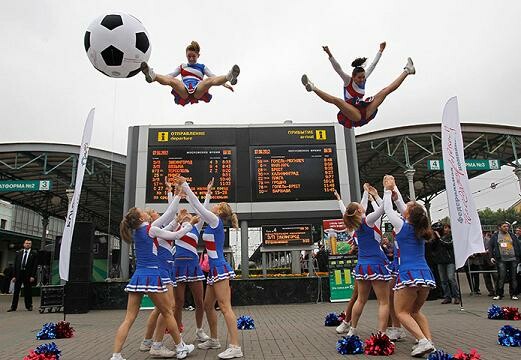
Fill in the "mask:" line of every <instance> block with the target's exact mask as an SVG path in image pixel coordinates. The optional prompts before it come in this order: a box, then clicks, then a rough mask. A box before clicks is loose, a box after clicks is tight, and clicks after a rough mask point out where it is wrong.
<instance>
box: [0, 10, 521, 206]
mask: <svg viewBox="0 0 521 360" xmlns="http://www.w3.org/2000/svg"><path fill="white" fill-rule="evenodd" d="M183 4H185V5H186V6H183ZM319 4H320V5H319ZM324 4H327V5H324ZM111 11H121V12H127V13H130V14H132V15H134V16H136V17H137V18H139V19H140V20H141V21H142V22H143V24H144V25H145V27H146V28H147V30H148V32H149V34H150V38H151V43H152V55H151V58H150V63H151V65H152V66H153V67H154V68H155V69H156V70H157V71H158V72H160V73H162V72H164V73H166V72H170V71H172V70H173V69H174V68H175V67H176V66H177V65H179V64H180V63H181V62H184V61H185V55H184V49H185V47H186V45H187V44H188V43H189V42H190V41H191V40H197V41H199V43H200V45H201V48H202V50H201V57H200V62H202V63H204V64H206V65H207V66H209V68H210V69H211V70H212V71H213V72H215V73H217V74H224V73H225V72H227V71H228V69H229V68H230V66H231V65H233V64H235V63H237V64H239V65H240V66H241V75H240V77H239V82H238V84H237V86H236V87H235V90H236V91H235V93H230V92H229V91H228V90H226V89H224V88H217V89H213V90H212V94H213V95H214V98H213V100H212V102H211V103H209V104H198V105H192V106H186V107H184V108H183V107H181V106H177V105H175V104H174V102H173V97H172V96H171V95H170V92H169V90H168V89H167V88H165V87H162V86H160V85H158V84H152V85H150V84H148V83H146V82H145V80H144V77H143V76H141V74H139V75H137V76H135V77H134V78H131V79H111V78H108V77H106V76H104V75H102V74H101V73H99V72H97V71H96V70H95V69H94V68H93V67H92V65H91V64H90V62H89V60H88V58H87V56H86V54H85V50H84V47H83V36H84V33H85V30H86V28H87V26H88V25H89V23H90V22H91V21H92V20H93V19H94V18H96V17H97V16H99V15H101V14H103V13H109V12H111ZM519 14H521V2H519V1H500V2H491V1H484V0H479V1H469V0H468V1H445V0H443V1H433V2H424V1H421V2H419V1H386V0H385V1H370V2H353V1H345V0H343V1H326V2H318V1H316V0H312V1H305V0H295V1H290V0H285V1H277V2H275V1H258V2H257V1H255V2H254V1H203V0H200V1H197V2H195V3H193V2H191V3H187V2H180V1H170V0H169V1H166V0H165V1H129V0H125V1H114V0H113V1H110V2H109V1H94V0H89V1H80V0H67V1H64V0H63V1H45V0H38V1H36V0H33V1H28V0H17V1H9V2H4V3H3V4H2V11H0V30H1V31H2V34H3V35H2V36H1V37H0V47H1V49H2V50H3V54H4V55H3V56H2V57H1V59H0V65H1V66H0V77H1V79H2V86H1V88H0V91H1V95H2V106H1V108H0V114H1V118H2V131H0V142H58V143H72V144H78V143H79V141H80V139H81V131H82V128H83V123H84V120H85V118H86V116H87V113H88V111H89V109H90V108H91V107H96V118H95V123H94V133H93V140H92V144H93V146H94V147H97V148H102V149H106V150H109V151H115V152H119V153H125V152H126V136H127V128H128V127H129V126H131V125H143V124H164V125H176V124H183V123H184V122H185V121H187V120H191V121H194V122H195V123H196V124H221V123H222V124H244V123H280V122H282V121H284V120H285V119H292V120H293V121H294V122H296V123H310V122H317V123H331V122H334V121H336V112H337V110H336V109H335V108H334V107H332V106H330V105H328V104H325V103H323V102H322V101H320V100H319V99H318V98H317V97H316V96H314V95H313V94H309V93H307V92H306V91H305V90H304V88H303V86H302V85H301V83H300V76H301V75H302V74H303V73H307V74H308V75H309V76H310V78H311V79H312V80H313V81H315V83H316V84H317V85H319V86H320V87H321V88H323V89H324V90H326V91H328V92H330V93H332V94H336V95H338V96H341V94H342V83H341V80H340V78H339V77H338V76H337V75H336V73H335V72H334V71H333V70H332V68H331V66H330V63H329V61H328V60H327V56H326V55H325V53H324V52H323V51H322V49H321V46H322V45H329V46H330V48H331V50H332V52H333V54H334V55H335V57H336V58H337V60H338V61H339V62H340V63H341V64H342V65H343V67H344V69H346V70H347V69H349V68H350V67H349V64H350V63H351V61H352V60H353V59H354V58H355V57H358V56H367V57H369V58H372V57H373V56H374V55H375V53H376V51H377V49H378V44H379V43H380V42H381V41H384V40H385V41H387V49H386V50H385V52H384V54H383V56H382V59H381V60H380V63H379V64H378V66H377V67H376V70H375V71H374V72H373V74H372V75H371V77H370V79H369V81H368V83H367V86H366V92H367V94H368V95H371V94H374V93H376V92H377V91H378V90H380V89H381V88H382V87H384V86H385V85H387V84H388V83H390V82H391V81H392V80H393V79H394V78H395V77H396V76H397V75H398V74H399V73H400V72H401V69H402V68H403V66H404V64H405V61H406V58H407V57H408V56H411V57H412V58H413V60H414V62H415V64H416V67H417V75H415V76H412V77H409V78H408V79H406V81H405V83H404V84H403V86H402V87H401V88H400V89H399V90H398V91H397V92H396V93H394V94H393V95H391V96H390V97H389V98H388V99H387V100H386V102H385V103H384V104H383V105H382V106H381V107H380V109H379V112H378V116H377V118H376V119H375V120H374V121H373V122H372V123H371V124H369V125H367V126H365V127H363V128H362V129H360V130H357V132H359V133H364V132H369V131H374V130H380V129H384V128H391V127H396V126H401V125H410V124H417V123H440V121H441V113H442V110H443V105H444V104H445V102H446V101H447V99H448V98H449V97H451V96H454V95H456V96H458V100H459V105H460V117H461V121H462V122H482V123H496V124H508V125H519V124H520V120H519V114H521V101H520V100H519V95H520V94H521V81H520V80H521V75H520V73H519V64H520V63H521V51H520V50H519V44H520V41H519V40H520V38H519V36H520V33H521V32H520V30H521V26H520V25H519ZM509 171H510V173H506V174H507V175H508V174H511V170H509ZM502 174H503V173H501V172H496V173H489V174H487V175H486V176H487V177H488V178H490V179H492V180H493V179H496V178H498V179H500V178H502V177H505V176H507V175H504V174H503V175H502ZM512 176H513V175H512ZM492 180H490V181H489V180H483V181H489V183H490V182H491V181H492ZM473 186H476V187H477V188H481V187H483V186H479V185H473ZM506 188H507V186H505V187H504V188H503V189H505V191H506ZM510 191H513V193H512V199H513V201H512V202H514V201H515V200H517V199H518V198H519V195H518V193H519V191H518V187H516V184H514V186H513V187H511V189H510V190H508V192H510ZM496 195H497V194H496ZM482 197H484V196H482ZM494 200H497V201H500V200H501V199H498V198H497V197H494ZM505 200H507V199H503V201H505ZM492 202H493V201H492ZM492 202H490V201H489V203H490V204H491V203H492ZM478 207H480V206H479V204H478ZM503 207H504V206H503Z"/></svg>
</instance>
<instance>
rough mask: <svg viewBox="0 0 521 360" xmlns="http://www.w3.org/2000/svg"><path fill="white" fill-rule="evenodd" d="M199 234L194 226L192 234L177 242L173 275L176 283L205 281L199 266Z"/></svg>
mask: <svg viewBox="0 0 521 360" xmlns="http://www.w3.org/2000/svg"><path fill="white" fill-rule="evenodd" d="M198 239H199V232H198V230H197V226H194V227H193V228H192V230H190V232H188V233H187V234H186V235H184V236H182V237H181V238H180V239H178V240H176V241H175V248H176V250H175V254H176V255H175V258H174V264H173V267H172V274H173V276H174V278H175V281H176V283H180V282H195V281H203V280H204V273H203V270H202V269H201V265H199V255H198V254H197V242H198Z"/></svg>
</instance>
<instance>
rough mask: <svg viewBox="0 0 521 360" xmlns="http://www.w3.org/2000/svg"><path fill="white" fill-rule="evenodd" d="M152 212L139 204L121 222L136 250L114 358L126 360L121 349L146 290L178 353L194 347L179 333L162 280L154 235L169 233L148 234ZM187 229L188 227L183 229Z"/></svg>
mask: <svg viewBox="0 0 521 360" xmlns="http://www.w3.org/2000/svg"><path fill="white" fill-rule="evenodd" d="M148 219H149V216H148V215H147V214H146V213H145V212H144V211H143V210H141V209H140V208H135V207H134V208H131V209H130V210H129V211H128V212H127V214H126V215H125V217H124V218H123V220H122V221H121V224H120V235H121V238H122V239H123V240H124V241H125V242H127V243H130V242H131V241H134V243H135V249H136V250H135V251H136V271H135V272H134V274H133V275H132V278H131V279H130V281H129V283H128V285H127V287H126V288H125V291H127V292H128V303H127V313H126V315H125V319H124V320H123V322H122V323H121V325H120V326H119V328H118V330H117V332H116V336H115V339H114V349H113V355H112V359H111V360H124V359H123V357H122V356H121V349H122V348H123V344H124V343H125V340H126V338H127V336H128V332H129V330H130V328H131V327H132V324H133V323H134V321H135V320H136V317H137V315H138V313H139V307H140V305H141V299H142V298H143V294H147V295H148V296H149V298H150V299H151V300H152V302H153V303H154V305H155V306H156V307H157V309H158V310H159V312H160V313H161V315H162V316H163V317H164V321H165V323H166V327H167V329H168V331H169V332H170V334H171V336H172V338H173V340H174V343H175V345H176V357H177V358H178V359H183V358H185V357H186V356H187V355H188V354H189V353H191V352H192V351H193V350H194V346H193V345H191V344H190V345H187V344H185V343H184V342H183V341H182V339H181V336H180V335H179V329H178V328H177V324H176V321H175V318H174V314H173V311H172V304H171V296H169V295H168V287H167V286H166V285H165V284H164V283H163V282H162V280H161V272H160V270H159V261H158V258H157V241H156V240H154V237H156V236H158V235H160V236H161V237H163V236H166V234H161V233H159V234H153V235H152V236H151V235H150V234H149V231H150V228H151V227H150V225H149V223H148ZM184 231H186V232H188V231H189V229H188V227H187V228H185V229H184Z"/></svg>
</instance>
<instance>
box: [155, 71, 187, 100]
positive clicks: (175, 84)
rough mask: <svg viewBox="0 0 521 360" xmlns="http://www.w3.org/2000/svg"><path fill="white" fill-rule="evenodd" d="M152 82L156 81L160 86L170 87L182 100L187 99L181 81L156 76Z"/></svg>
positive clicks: (165, 76) (170, 77)
mask: <svg viewBox="0 0 521 360" xmlns="http://www.w3.org/2000/svg"><path fill="white" fill-rule="evenodd" d="M154 81H157V82H158V83H160V84H161V85H166V86H170V87H171V88H172V89H174V91H175V92H176V93H178V94H179V96H180V97H181V98H182V99H187V98H188V91H187V90H186V88H185V85H184V84H183V82H182V81H181V80H178V79H176V78H174V77H172V76H168V75H159V74H156V77H155V79H154Z"/></svg>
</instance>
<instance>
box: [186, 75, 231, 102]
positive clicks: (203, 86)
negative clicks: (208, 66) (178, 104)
mask: <svg viewBox="0 0 521 360" xmlns="http://www.w3.org/2000/svg"><path fill="white" fill-rule="evenodd" d="M227 81H228V80H227V78H226V76H225V75H220V76H212V77H209V78H206V79H204V80H203V81H201V82H200V83H199V85H197V89H195V92H194V97H195V98H196V99H200V98H202V97H203V95H204V94H206V93H207V92H208V90H209V89H210V88H211V87H212V86H220V85H224V84H226V82H227Z"/></svg>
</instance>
